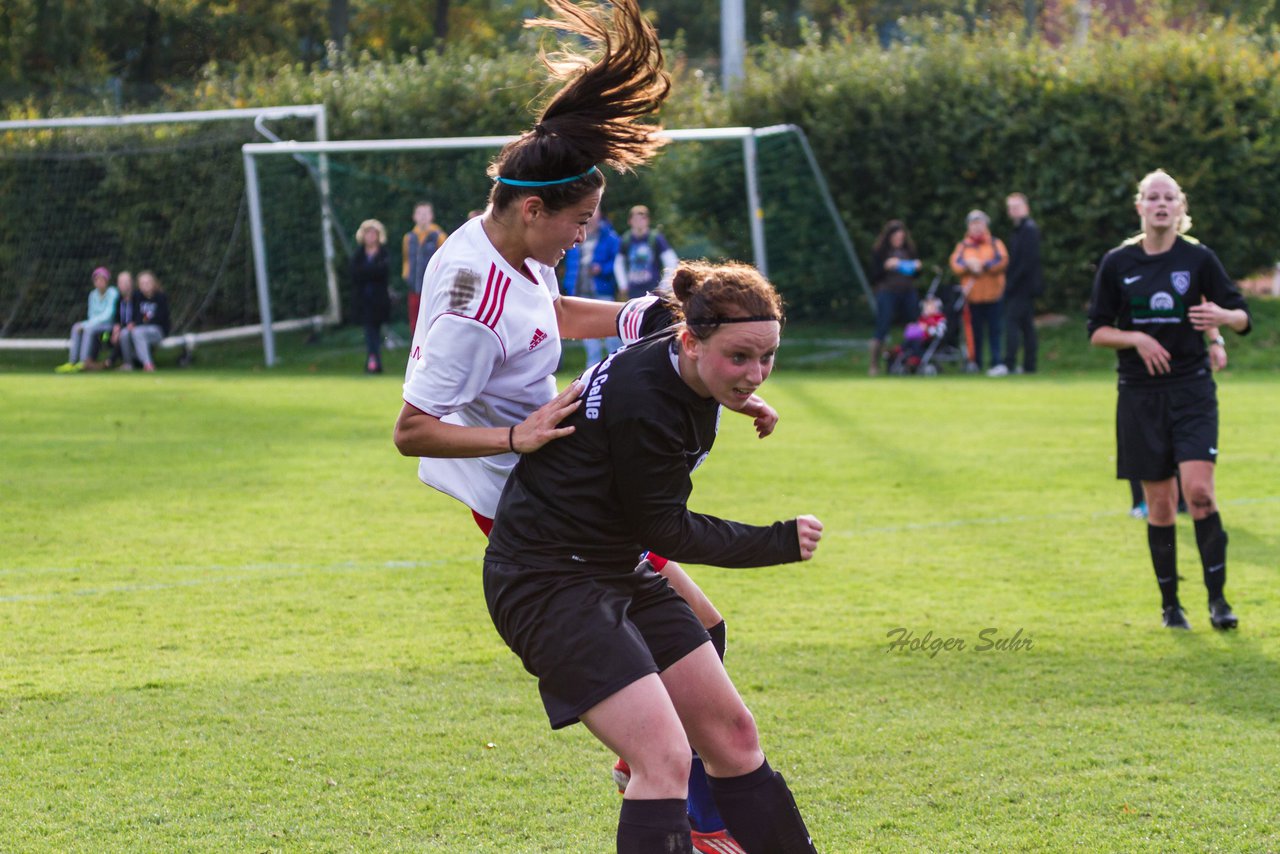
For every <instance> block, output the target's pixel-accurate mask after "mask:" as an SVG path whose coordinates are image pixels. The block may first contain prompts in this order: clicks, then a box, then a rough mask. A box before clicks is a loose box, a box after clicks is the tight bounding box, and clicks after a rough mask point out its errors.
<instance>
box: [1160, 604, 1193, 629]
mask: <svg viewBox="0 0 1280 854" xmlns="http://www.w3.org/2000/svg"><path fill="white" fill-rule="evenodd" d="M1164 627H1165V628H1166V629H1190V628H1191V624H1190V623H1188V622H1187V612H1186V611H1184V610H1182V606H1181V605H1170V606H1168V607H1167V608H1165V609H1164Z"/></svg>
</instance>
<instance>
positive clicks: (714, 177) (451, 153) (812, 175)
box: [242, 125, 874, 365]
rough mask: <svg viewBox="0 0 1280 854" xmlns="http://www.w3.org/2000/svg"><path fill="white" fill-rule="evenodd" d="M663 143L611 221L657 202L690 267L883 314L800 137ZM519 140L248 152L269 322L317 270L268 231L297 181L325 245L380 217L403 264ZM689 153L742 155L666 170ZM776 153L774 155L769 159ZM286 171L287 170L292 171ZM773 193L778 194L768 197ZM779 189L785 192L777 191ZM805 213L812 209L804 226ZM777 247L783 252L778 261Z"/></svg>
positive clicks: (250, 148) (658, 217)
mask: <svg viewBox="0 0 1280 854" xmlns="http://www.w3.org/2000/svg"><path fill="white" fill-rule="evenodd" d="M661 136H662V137H664V138H666V139H667V140H669V141H670V142H671V143H673V144H672V145H669V146H667V148H666V149H665V150H664V151H665V152H666V153H664V155H663V156H662V157H660V158H659V159H658V160H657V161H655V163H653V164H650V165H649V166H646V167H645V168H644V169H642V170H639V174H638V175H635V176H618V180H617V181H615V180H613V179H611V181H610V189H609V191H608V193H607V194H606V195H607V196H608V197H610V198H607V199H606V203H607V204H609V205H610V209H611V210H618V208H617V205H616V202H617V199H616V198H614V197H615V196H620V197H622V198H628V197H632V198H643V199H657V200H659V201H660V202H661V207H662V209H659V210H656V211H655V222H657V223H661V224H664V225H670V226H673V228H669V229H666V230H667V236H668V237H669V238H671V237H672V233H671V232H672V231H673V230H674V231H677V232H679V233H678V234H676V235H675V238H676V239H674V240H673V241H672V242H673V243H675V244H676V249H677V251H678V253H679V254H681V255H685V254H686V253H685V252H683V251H681V250H682V249H688V250H689V256H690V257H701V256H708V257H721V258H723V257H743V256H746V257H750V259H751V261H752V262H753V263H754V264H755V266H756V267H757V268H758V269H759V270H761V272H763V273H765V274H766V275H770V274H771V273H773V274H774V279H775V283H776V284H778V285H779V288H780V290H783V292H784V295H787V296H788V300H789V302H790V303H791V304H793V305H794V304H795V303H796V301H797V299H798V298H800V299H803V300H804V302H805V303H806V305H807V303H809V302H811V301H812V300H810V296H811V295H812V294H813V293H815V288H814V285H813V283H812V281H809V282H807V283H806V282H805V281H802V280H803V279H806V278H807V279H810V280H812V279H814V278H818V279H823V280H830V281H825V287H826V290H825V291H822V293H821V294H819V295H818V297H817V302H818V304H817V305H816V306H808V311H809V314H810V315H811V316H814V317H820V318H829V316H830V310H829V306H828V305H824V304H822V303H823V301H824V300H825V301H826V302H831V300H835V301H836V302H840V301H843V303H841V304H842V305H844V306H846V308H847V306H848V302H849V296H848V294H849V292H850V289H854V290H859V291H860V292H861V294H862V296H863V297H864V298H865V300H866V303H867V305H868V307H873V306H874V300H873V297H872V295H871V289H870V287H869V284H868V282H867V278H866V274H865V272H864V271H863V269H862V265H861V264H860V262H859V260H858V257H857V253H856V252H855V251H854V247H853V242H852V240H851V239H850V237H849V234H848V231H847V229H846V228H845V225H844V222H843V220H842V219H841V217H840V215H839V211H838V210H837V208H836V206H835V202H834V200H833V199H832V197H831V193H830V190H829V188H828V186H827V183H826V179H825V178H824V177H823V175H822V172H821V170H820V168H819V167H818V163H817V161H816V159H815V158H814V156H813V152H812V149H811V148H810V146H809V142H808V139H807V138H806V137H805V135H804V132H803V131H802V130H801V129H800V128H799V127H798V126H796V125H776V126H772V127H765V128H749V127H722V128H689V129H667V130H664V131H662V133H661ZM516 138H517V137H515V136H474V137H440V138H421V139H380V140H338V141H327V142H325V141H317V142H254V143H248V144H245V145H244V146H243V147H242V152H243V156H244V164H245V166H244V173H245V180H246V184H247V189H246V195H247V197H248V202H249V205H248V207H249V218H250V231H251V235H252V246H253V252H254V259H253V260H254V271H255V275H256V277H257V288H258V294H259V299H260V300H261V301H262V315H263V317H264V318H265V317H268V316H269V315H270V312H271V305H270V294H271V292H272V290H273V275H274V272H273V271H276V270H280V269H291V268H292V267H293V266H295V265H296V264H309V263H311V260H309V259H300V260H298V261H296V262H291V261H277V260H276V259H275V258H274V257H273V253H276V252H292V251H296V249H297V247H296V246H294V245H292V244H291V243H290V242H288V241H281V240H278V239H277V240H271V239H269V237H270V234H271V233H272V232H273V231H274V230H278V229H280V228H281V227H282V226H281V225H280V223H278V222H277V223H276V224H272V223H269V222H267V220H268V219H270V218H272V216H273V214H274V216H275V217H276V218H277V219H278V218H279V217H281V216H285V215H287V213H288V210H290V209H297V208H298V206H299V202H298V201H297V200H296V199H293V200H290V199H288V198H286V197H285V196H286V194H287V192H288V190H287V188H288V187H293V188H294V191H296V190H297V187H298V184H299V183H303V182H301V181H299V179H301V178H304V177H305V178H309V179H310V182H311V183H313V184H315V185H316V186H317V187H318V189H319V192H320V196H321V198H322V207H323V214H324V217H325V221H326V226H325V228H326V236H328V228H329V227H332V228H333V229H334V234H336V235H337V237H338V238H339V239H340V240H341V241H343V244H344V247H345V246H346V245H347V242H348V241H350V239H351V237H350V235H349V232H352V231H353V229H354V225H355V223H358V222H360V221H361V220H363V219H366V218H369V217H378V218H381V219H382V221H383V222H384V223H385V224H386V226H387V229H388V232H389V239H390V242H391V246H390V247H389V248H390V249H391V251H392V252H393V254H398V248H399V247H398V245H397V244H396V238H397V237H398V234H399V233H401V232H402V231H403V230H405V228H400V229H397V228H396V226H397V225H401V226H406V225H407V220H408V215H409V212H410V210H411V208H412V205H413V203H414V202H415V201H417V200H433V201H436V205H435V206H436V208H437V215H438V216H439V215H440V214H441V213H442V209H443V208H445V207H448V208H449V213H450V214H451V216H449V217H448V218H446V217H441V218H442V219H444V220H445V221H446V228H447V229H448V230H452V226H451V225H450V224H449V223H456V222H460V221H462V219H463V212H464V211H465V210H466V209H467V207H470V208H474V207H477V206H480V205H482V203H483V202H482V200H483V199H484V198H485V194H486V193H487V186H488V184H489V181H488V179H487V178H485V177H484V166H485V164H486V163H487V161H488V159H489V157H490V156H491V152H492V150H493V149H496V148H500V147H502V146H503V145H506V144H507V143H508V142H511V141H512V140H514V139H516ZM684 143H701V144H704V145H707V146H724V145H728V146H731V147H732V146H736V147H737V148H736V151H737V153H736V154H732V153H730V152H729V151H726V150H724V149H723V148H716V149H698V150H692V151H691V153H689V154H688V156H687V157H684V158H683V159H681V158H680V156H679V155H678V154H676V155H675V160H676V162H674V163H672V164H670V166H669V167H668V166H667V165H664V164H665V161H666V160H668V159H671V158H672V157H673V152H680V151H682V150H688V149H689V148H690V147H689V146H686V145H683V144H684ZM766 147H767V149H768V150H767V152H765V153H764V154H762V150H763V149H765V148H766ZM704 155H705V156H704ZM762 157H764V158H765V159H766V168H764V169H762V168H761V165H760V161H761V159H762ZM273 164H274V165H273ZM279 164H285V166H284V167H283V168H282V167H281V166H280V165H279ZM284 169H287V170H288V171H292V172H293V173H294V174H293V177H292V180H290V179H288V178H284V177H281V176H279V175H277V176H276V177H275V178H274V179H273V180H274V187H273V189H272V190H271V191H269V192H268V191H265V190H264V181H265V175H267V174H273V173H280V172H282V171H284ZM264 170H266V171H265V172H264ZM739 171H740V173H741V184H739V187H738V189H737V190H736V191H734V190H733V189H732V188H731V186H730V185H731V184H732V182H733V180H735V179H733V178H726V177H725V176H726V175H729V174H730V173H731V174H733V175H736V174H738V173H739ZM664 172H665V173H666V174H665V175H664ZM704 175H705V176H709V178H708V180H707V192H706V193H702V192H701V191H700V190H699V189H698V185H699V184H700V183H701V180H702V179H701V176H704ZM331 180H332V181H334V182H338V183H341V185H342V189H340V190H339V189H334V188H332V187H331V186H330V181H331ZM770 181H772V185H771V186H769V187H767V188H766V187H764V185H765V184H769V183H770ZM779 182H781V184H782V185H783V186H779ZM655 185H656V186H655ZM281 188H286V189H281ZM784 190H785V192H784ZM442 196H443V197H446V198H448V199H449V201H448V203H447V204H446V205H442V204H440V202H439V201H438V197H442ZM708 199H711V201H710V202H708V201H707V200H708ZM717 205H718V207H717ZM800 208H803V209H804V210H803V214H804V215H803V217H802V216H801V215H800V213H801V212H800V211H799V209H800ZM624 218H625V217H624ZM673 220H674V222H673ZM801 220H803V222H800V221H801ZM797 223H799V224H797ZM624 229H625V225H623V224H621V223H618V230H619V231H622V230H624ZM682 238H683V239H682ZM771 242H775V243H776V244H777V247H776V248H774V249H772V250H771V249H770V243H771ZM330 251H331V248H330V247H326V248H325V250H324V252H325V257H326V258H331V257H332V256H331V255H329V252H330ZM798 254H799V255H806V254H807V255H808V256H809V263H810V265H812V264H815V263H817V264H820V265H821V267H822V269H821V270H820V271H819V272H816V273H814V272H810V273H808V274H806V272H805V271H804V270H801V269H799V268H798V267H797V265H795V264H794V263H788V262H789V261H790V260H791V259H793V258H794V257H795V256H796V255H798ZM818 256H821V257H818ZM771 262H772V263H771ZM329 266H330V267H331V266H332V264H330V265H329ZM784 268H785V269H784ZM871 310H873V308H872V309H871ZM801 314H804V311H802V312H801ZM263 346H264V354H265V357H266V361H267V364H268V365H271V364H274V363H275V345H274V339H273V336H272V334H271V329H270V326H269V325H267V326H264V330H263Z"/></svg>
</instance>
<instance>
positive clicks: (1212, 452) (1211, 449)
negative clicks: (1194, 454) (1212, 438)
mask: <svg viewBox="0 0 1280 854" xmlns="http://www.w3.org/2000/svg"><path fill="white" fill-rule="evenodd" d="M1209 453H1211V454H1213V455H1215V456H1216V455H1217V453H1218V449H1217V448H1210V449H1209Z"/></svg>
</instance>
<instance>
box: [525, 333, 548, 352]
mask: <svg viewBox="0 0 1280 854" xmlns="http://www.w3.org/2000/svg"><path fill="white" fill-rule="evenodd" d="M546 340H547V333H545V332H543V331H542V330H541V329H537V328H535V329H534V330H533V340H532V341H530V342H529V349H530V350H532V349H533V348H534V347H537V346H538V345H539V344H541V343H542V342H543V341H546Z"/></svg>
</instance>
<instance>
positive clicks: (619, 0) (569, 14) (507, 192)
mask: <svg viewBox="0 0 1280 854" xmlns="http://www.w3.org/2000/svg"><path fill="white" fill-rule="evenodd" d="M546 2H547V5H549V6H550V7H551V9H552V11H553V12H554V13H555V14H554V15H553V16H552V17H550V18H534V19H532V20H529V21H526V22H525V26H527V27H547V28H551V29H555V30H558V31H561V32H568V33H572V34H575V35H578V36H581V37H582V38H584V39H586V40H587V41H589V42H591V43H592V44H594V45H596V46H597V47H599V48H600V49H601V50H602V54H601V56H600V57H599V59H596V60H594V61H593V60H592V59H590V58H589V57H586V56H582V55H580V54H577V53H573V52H570V51H567V50H562V51H559V52H556V53H554V54H548V53H546V52H545V51H540V52H539V58H540V59H541V60H542V62H543V64H544V65H546V67H547V70H548V71H549V72H550V76H551V79H552V80H565V81H567V82H566V83H565V85H564V87H563V88H562V89H561V90H560V91H559V92H557V93H556V94H555V96H554V97H553V98H552V99H551V101H550V102H549V103H548V104H547V106H546V107H545V108H544V109H543V110H542V115H541V116H540V117H539V118H538V121H537V123H536V124H535V125H534V126H533V128H532V129H531V130H529V131H526V132H525V133H524V134H522V135H521V136H520V138H519V139H517V140H515V141H513V142H510V143H508V144H507V145H506V146H504V147H503V149H502V151H501V152H499V154H498V156H497V158H496V159H495V160H494V161H493V163H492V164H490V166H489V172H488V174H489V176H490V177H492V178H497V179H507V180H512V181H517V182H524V185H521V184H506V183H502V181H501V180H499V181H496V182H495V183H494V186H493V190H492V192H491V193H490V194H489V202H490V203H491V204H492V205H493V206H494V208H495V209H498V210H501V209H503V208H505V207H507V206H508V205H510V204H511V203H513V202H515V201H517V200H518V199H520V198H523V197H525V196H529V195H536V196H538V197H539V198H541V199H542V200H543V202H544V203H545V204H546V205H547V207H548V208H550V209H551V210H560V209H562V208H564V207H565V206H567V205H569V204H572V203H573V202H575V201H577V200H578V199H581V198H583V197H584V196H586V195H587V194H589V193H591V192H593V191H595V190H598V189H600V188H601V187H603V186H604V176H603V175H602V174H601V173H600V171H599V168H598V167H599V166H610V167H612V168H613V169H615V170H617V171H620V172H628V171H631V170H632V169H634V168H635V167H637V166H640V165H642V164H644V163H647V162H648V161H649V160H651V159H652V158H653V157H654V155H655V154H657V152H658V149H659V148H660V147H661V146H662V142H663V141H662V140H660V139H657V138H655V136H654V134H655V133H657V132H658V131H659V130H661V127H660V126H658V125H656V124H641V123H640V122H638V121H637V119H640V118H642V117H644V116H647V115H650V114H652V113H654V112H656V111H657V110H658V108H659V107H660V106H662V103H663V101H665V100H666V99H667V95H668V94H669V93H670V91H671V77H670V75H668V74H667V72H666V71H664V70H663V58H662V47H661V45H659V43H658V34H657V32H656V31H655V30H654V29H653V27H652V26H651V25H650V24H649V22H648V21H646V20H645V19H644V16H643V15H642V14H641V12H640V7H639V5H638V3H637V0H614V2H613V3H612V4H611V11H610V7H605V6H595V7H592V6H586V5H578V4H577V3H574V2H571V0H546ZM566 179H569V180H566ZM541 182H555V183H550V184H543V183H541ZM528 184H533V185H534V186H527V185H528Z"/></svg>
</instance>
